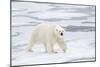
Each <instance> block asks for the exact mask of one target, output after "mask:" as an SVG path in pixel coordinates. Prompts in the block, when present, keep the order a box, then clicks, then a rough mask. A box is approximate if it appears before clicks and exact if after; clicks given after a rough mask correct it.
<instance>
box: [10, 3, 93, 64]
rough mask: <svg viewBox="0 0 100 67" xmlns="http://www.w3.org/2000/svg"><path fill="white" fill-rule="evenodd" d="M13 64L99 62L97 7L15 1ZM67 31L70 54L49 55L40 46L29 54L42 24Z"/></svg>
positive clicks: (13, 5)
mask: <svg viewBox="0 0 100 67" xmlns="http://www.w3.org/2000/svg"><path fill="white" fill-rule="evenodd" d="M11 11H12V37H11V38H12V42H11V44H12V65H32V64H33V65H34V64H48V63H62V62H66V63H67V62H79V61H94V60H95V6H83V5H70V4H50V3H34V2H12V10H11ZM44 21H45V22H47V23H51V24H58V25H60V26H62V27H63V28H64V29H65V31H66V32H65V34H64V39H65V41H66V44H67V47H68V49H67V52H66V53H63V52H61V51H60V50H59V49H57V50H58V53H56V54H48V53H45V52H44V51H45V50H44V46H43V45H40V44H41V43H39V45H36V46H35V47H34V48H33V50H34V52H26V50H25V48H26V45H27V43H28V42H29V39H30V36H31V32H32V29H34V26H36V25H38V24H40V23H41V22H44Z"/></svg>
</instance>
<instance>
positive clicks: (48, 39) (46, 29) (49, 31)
mask: <svg viewBox="0 0 100 67" xmlns="http://www.w3.org/2000/svg"><path fill="white" fill-rule="evenodd" d="M63 34H64V29H63V28H62V27H61V26H59V25H52V24H48V23H41V24H39V25H37V26H36V27H35V29H34V30H33V32H32V36H31V40H30V42H29V44H28V49H27V50H28V51H32V47H33V46H34V45H35V43H36V42H42V43H43V44H44V46H45V51H46V52H47V53H55V51H54V45H55V43H57V44H58V45H59V47H60V48H61V49H62V50H63V51H64V52H66V44H65V42H64V37H63Z"/></svg>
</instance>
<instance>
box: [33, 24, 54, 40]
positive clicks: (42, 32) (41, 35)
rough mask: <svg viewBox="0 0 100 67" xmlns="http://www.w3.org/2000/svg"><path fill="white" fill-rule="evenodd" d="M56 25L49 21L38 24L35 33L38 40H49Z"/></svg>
mask: <svg viewBox="0 0 100 67" xmlns="http://www.w3.org/2000/svg"><path fill="white" fill-rule="evenodd" d="M53 31H54V26H53V25H51V24H48V23H42V24H39V25H38V26H36V28H35V30H34V31H33V34H34V35H35V36H36V37H35V38H36V39H38V40H45V39H46V40H47V39H48V37H49V38H50V37H51V36H52V35H53Z"/></svg>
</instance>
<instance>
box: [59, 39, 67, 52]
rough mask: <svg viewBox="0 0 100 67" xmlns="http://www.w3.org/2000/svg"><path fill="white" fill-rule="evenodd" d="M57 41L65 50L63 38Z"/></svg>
mask: <svg viewBox="0 0 100 67" xmlns="http://www.w3.org/2000/svg"><path fill="white" fill-rule="evenodd" d="M57 42H58V44H59V46H60V48H61V49H62V50H63V51H64V52H66V44H65V42H64V40H63V39H59V40H57Z"/></svg>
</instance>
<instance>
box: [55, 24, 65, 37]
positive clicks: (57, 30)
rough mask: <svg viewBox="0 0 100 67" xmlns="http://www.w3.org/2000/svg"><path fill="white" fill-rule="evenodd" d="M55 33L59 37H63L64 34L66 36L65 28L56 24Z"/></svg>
mask: <svg viewBox="0 0 100 67" xmlns="http://www.w3.org/2000/svg"><path fill="white" fill-rule="evenodd" d="M55 34H56V35H57V37H59V38H63V36H64V29H63V28H62V27H61V26H59V25H56V27H55Z"/></svg>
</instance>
